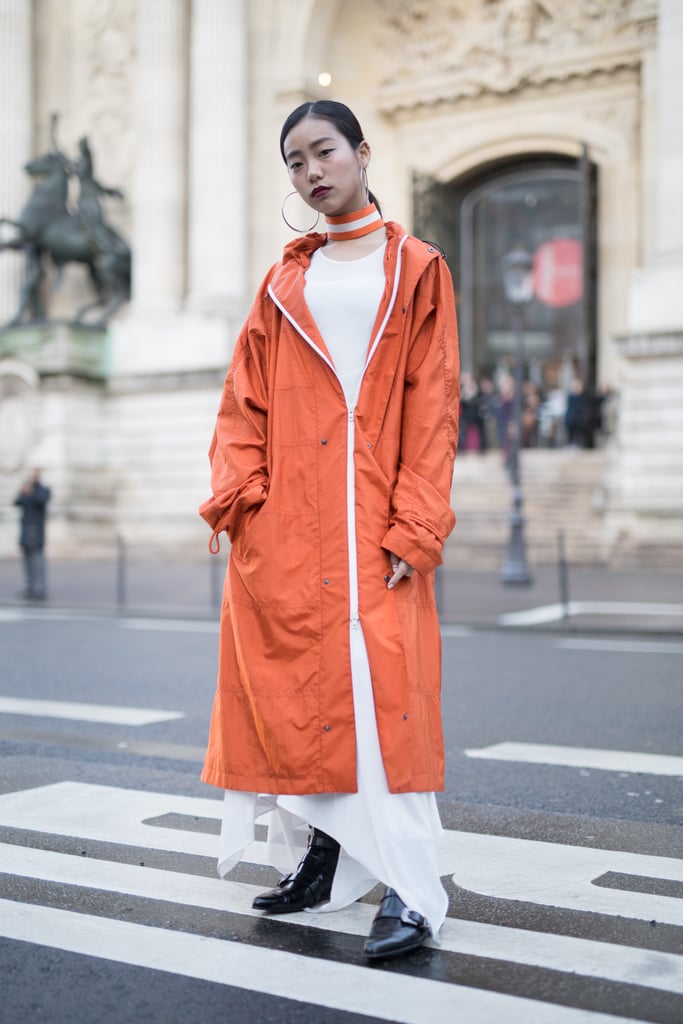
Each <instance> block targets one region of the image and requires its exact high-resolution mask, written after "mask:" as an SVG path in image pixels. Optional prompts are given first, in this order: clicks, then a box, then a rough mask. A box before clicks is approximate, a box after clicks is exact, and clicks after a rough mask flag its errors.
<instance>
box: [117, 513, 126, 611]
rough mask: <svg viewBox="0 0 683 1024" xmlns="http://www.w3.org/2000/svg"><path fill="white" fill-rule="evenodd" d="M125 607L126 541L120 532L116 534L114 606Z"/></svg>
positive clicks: (121, 609)
mask: <svg viewBox="0 0 683 1024" xmlns="http://www.w3.org/2000/svg"><path fill="white" fill-rule="evenodd" d="M125 607H126V543H125V541H124V539H123V536H122V534H120V533H117V534H116V608H117V611H119V612H122V611H124V609H125Z"/></svg>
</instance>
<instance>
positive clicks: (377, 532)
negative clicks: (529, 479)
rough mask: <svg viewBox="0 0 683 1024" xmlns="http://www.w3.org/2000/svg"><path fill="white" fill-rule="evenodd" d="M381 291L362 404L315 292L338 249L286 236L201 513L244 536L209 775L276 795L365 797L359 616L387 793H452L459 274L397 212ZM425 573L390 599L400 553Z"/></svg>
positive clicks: (239, 352) (217, 440) (226, 612)
mask: <svg viewBox="0 0 683 1024" xmlns="http://www.w3.org/2000/svg"><path fill="white" fill-rule="evenodd" d="M386 228H387V248H386V256H385V269H386V279H387V280H386V285H385V290H384V294H383V297H382V300H381V303H380V308H379V311H378V313H377V319H376V321H375V326H374V328H373V333H372V338H371V342H370V346H369V348H368V355H367V360H366V369H365V371H364V376H363V379H362V384H361V387H360V392H359V396H358V400H357V402H356V405H355V409H353V410H351V409H349V408H348V406H347V403H346V399H345V398H344V393H343V390H342V387H341V384H340V383H339V380H338V379H337V377H336V374H335V372H334V368H333V366H332V362H331V359H330V356H329V353H328V352H327V349H326V347H325V343H324V341H323V339H322V338H321V336H320V333H319V332H318V330H317V328H316V325H315V322H314V320H313V318H312V316H311V313H310V312H309V310H308V308H307V306H306V303H305V301H304V283H305V282H304V272H305V270H306V269H307V267H308V265H309V262H310V256H311V253H312V252H313V251H314V250H315V249H316V248H317V247H319V246H320V245H321V244H322V243H323V242H324V240H325V236H324V235H318V234H312V235H307V236H306V237H304V238H299V239H296V240H295V241H294V242H292V243H290V244H289V245H287V246H286V248H285V250H284V253H283V258H282V260H281V262H280V263H278V264H276V265H275V267H273V268H272V270H271V271H270V272H269V274H268V275H267V277H266V279H265V281H264V282H263V284H262V286H261V288H260V290H259V293H258V295H257V297H256V300H255V302H254V305H253V307H252V309H251V312H250V314H249V316H248V319H247V322H246V324H245V325H244V328H243V329H242V332H241V334H240V336H239V338H238V340H237V343H236V348H235V353H234V356H233V359H232V363H231V365H230V369H229V371H228V375H227V377H226V381H225V387H224V390H223V396H222V400H221V404H220V408H219V412H218V420H217V424H216V430H215V434H214V437H213V441H212V444H211V449H210V453H209V457H210V460H211V470H212V489H213V497H211V498H210V499H209V500H208V501H206V502H205V503H204V504H203V505H202V506H201V508H200V513H201V515H202V516H203V517H204V518H205V519H206V521H207V522H208V523H209V525H210V526H211V527H212V529H213V536H212V545H213V544H214V543H215V542H216V540H217V537H218V534H219V533H220V532H221V531H223V530H225V531H226V532H227V534H228V536H229V538H230V541H231V543H232V548H231V552H230V561H229V565H228V571H227V575H226V582H225V592H224V599H223V608H222V615H221V628H220V649H219V672H218V688H217V692H216V697H215V702H214V708H213V715H212V719H211V729H210V736H209V744H208V751H207V755H206V761H205V765H204V771H203V773H202V778H203V780H204V781H205V782H209V783H212V784H213V785H216V786H220V787H223V788H225V789H236V790H247V791H252V792H261V793H282V794H284V793H299V794H304V793H332V792H334V793H347V792H355V790H356V737H355V728H354V709H353V696H352V688H351V666H350V652H349V625H351V627H352V628H353V627H357V626H358V623H359V622H360V623H362V628H363V634H364V637H365V641H366V645H367V650H368V658H369V662H370V669H371V675H372V683H373V689H374V696H375V708H376V714H377V726H378V731H379V738H380V746H381V749H382V755H383V759H384V766H385V770H386V774H387V779H388V783H389V788H390V790H391V791H392V792H394V793H407V792H419V791H430V790H438V789H442V788H443V767H444V758H443V737H442V729H441V698H440V690H441V641H440V633H439V623H438V618H437V614H436V608H435V602H434V568H435V567H436V566H437V565H439V564H440V563H441V561H442V559H441V550H442V547H443V544H444V541H445V539H446V537H447V536H448V534H449V533H450V531H451V529H452V527H453V524H454V522H455V517H454V515H453V512H452V510H451V507H450V487H451V478H452V473H453V461H454V458H455V452H456V446H457V431H458V396H459V366H458V350H457V328H456V321H455V303H454V298H453V286H452V282H451V276H450V273H449V271H448V268H447V267H446V264H445V261H444V260H443V258H442V256H441V255H440V253H439V252H438V251H437V250H436V249H434V247H432V246H430V245H429V244H428V243H424V242H421V241H419V240H418V239H416V238H412V237H410V236H408V235H406V234H405V232H404V230H403V229H402V228H401V227H400V226H399V225H398V224H395V223H391V222H389V223H387V225H386ZM389 551H393V552H395V553H396V554H397V555H398V556H399V557H401V558H404V559H405V560H406V561H407V562H408V563H409V564H410V565H412V566H414V567H415V569H416V572H415V573H414V575H413V576H412V578H411V579H410V580H402V581H401V582H399V583H398V584H397V585H396V587H395V588H394V589H393V590H387V586H386V579H387V577H388V575H389V574H391V569H390V565H389V555H388V552H389Z"/></svg>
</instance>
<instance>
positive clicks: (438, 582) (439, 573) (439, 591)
mask: <svg viewBox="0 0 683 1024" xmlns="http://www.w3.org/2000/svg"><path fill="white" fill-rule="evenodd" d="M443 584H444V580H443V569H442V568H441V566H437V568H436V569H435V570H434V600H435V601H436V614H437V616H438V618H439V622H441V621H442V620H443V616H444V611H445V609H444V585H443Z"/></svg>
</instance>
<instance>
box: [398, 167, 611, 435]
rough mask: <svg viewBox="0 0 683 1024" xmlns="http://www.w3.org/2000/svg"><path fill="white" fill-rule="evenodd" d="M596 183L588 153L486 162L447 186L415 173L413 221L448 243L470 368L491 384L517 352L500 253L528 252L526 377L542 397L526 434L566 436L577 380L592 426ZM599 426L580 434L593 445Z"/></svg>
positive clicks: (534, 395)
mask: <svg viewBox="0 0 683 1024" xmlns="http://www.w3.org/2000/svg"><path fill="white" fill-rule="evenodd" d="M595 185H596V174H595V169H594V168H593V167H592V166H591V165H590V164H589V162H588V161H587V159H585V158H584V159H582V160H579V161H577V160H572V159H569V158H566V157H557V156H552V155H547V156H530V157H528V158H525V159H519V158H517V159H515V160H514V161H513V162H510V161H506V162H503V163H497V164H494V165H489V166H487V167H485V168H480V169H479V170H478V171H477V172H476V173H475V174H472V175H468V176H467V178H466V179H461V180H458V181H456V182H452V183H449V184H447V185H442V184H439V183H436V182H434V181H432V180H429V179H424V178H422V179H416V181H415V191H414V197H415V206H414V230H415V232H416V233H417V234H420V235H421V236H422V237H425V238H432V239H434V240H435V241H437V242H438V243H439V244H440V245H442V246H443V247H444V248H446V250H447V252H448V253H449V259H448V262H449V266H450V268H451V273H452V274H453V280H454V284H455V289H456V296H457V301H458V315H459V325H460V345H461V359H462V366H463V371H464V373H465V374H466V375H471V377H472V378H473V379H474V380H475V381H476V382H479V383H481V382H482V381H483V382H484V386H485V387H487V388H488V387H490V386H491V384H493V387H494V388H500V387H501V386H503V387H504V386H505V384H506V381H507V379H508V378H509V376H510V375H511V372H512V369H513V363H514V358H515V331H514V328H513V318H512V316H511V308H510V304H509V302H508V301H507V299H506V296H505V289H504V285H503V263H504V259H505V257H506V255H507V254H509V253H510V252H511V251H512V250H513V249H520V248H521V249H523V250H526V251H527V252H528V253H529V255H530V256H531V257H532V258H533V268H534V269H533V282H534V288H533V295H532V296H531V298H530V301H529V302H528V303H526V304H525V306H524V309H523V336H524V377H525V381H526V382H527V388H528V394H529V395H530V396H531V397H530V401H533V402H536V403H537V423H536V424H535V425H533V429H532V430H531V431H530V432H529V435H528V437H527V439H526V441H527V443H529V444H540V445H545V446H549V447H550V446H554V445H560V444H564V443H565V442H566V441H567V440H568V436H567V428H566V419H565V412H566V408H567V402H568V401H569V396H570V395H573V394H575V393H576V392H577V390H579V388H583V395H584V398H583V399H582V401H583V405H584V408H585V410H586V412H585V415H586V417H587V420H588V422H589V424H590V422H592V420H593V419H594V416H593V410H594V406H595V402H594V399H593V396H594V392H595V381H596V329H595V324H596V295H597V288H596V256H595V254H596V224H597V217H596V194H597V190H596V187H595ZM578 382H580V384H579V383H578ZM571 401H572V402H574V399H572V400H571ZM592 433H593V432H592V429H590V426H589V429H587V430H583V431H582V432H581V435H580V437H579V438H578V443H581V444H585V445H589V446H590V445H592ZM574 440H577V438H574Z"/></svg>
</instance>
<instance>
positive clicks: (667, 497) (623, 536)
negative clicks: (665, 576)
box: [607, 330, 683, 566]
mask: <svg viewBox="0 0 683 1024" xmlns="http://www.w3.org/2000/svg"><path fill="white" fill-rule="evenodd" d="M617 345H618V348H619V352H620V355H621V366H622V370H621V378H620V381H619V393H620V404H619V424H618V433H617V440H616V443H615V445H614V446H613V448H612V451H611V452H610V466H609V470H608V474H607V504H608V523H609V527H610V531H611V532H612V534H613V542H614V546H615V557H616V561H617V562H618V561H619V560H620V557H621V556H620V550H621V551H624V552H626V553H628V552H629V551H630V552H631V558H632V557H633V553H634V552H635V551H636V550H637V549H643V548H648V549H653V548H656V547H658V546H659V547H661V548H662V550H665V551H667V552H668V555H667V559H668V562H669V564H671V565H672V566H673V565H676V564H678V565H680V562H681V557H680V551H681V549H683V449H682V448H681V438H682V437H683V330H680V331H669V332H658V333H654V332H652V333H649V334H644V333H641V334H635V333H634V334H632V335H629V336H627V337H624V338H620V339H618V340H617ZM672 545H674V546H676V547H677V548H678V549H679V552H678V553H677V554H676V557H675V558H674V552H672Z"/></svg>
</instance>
